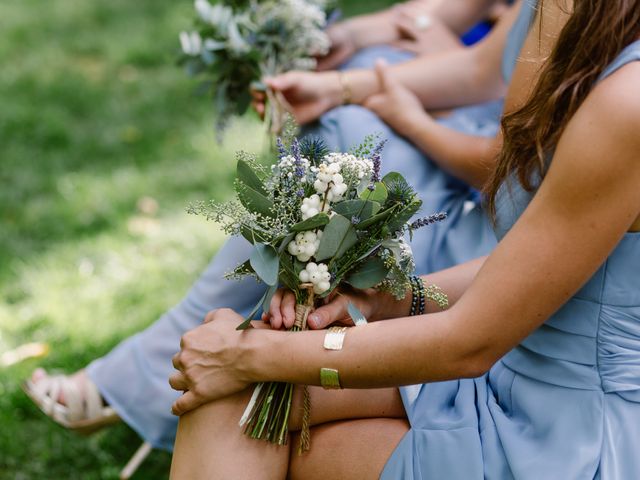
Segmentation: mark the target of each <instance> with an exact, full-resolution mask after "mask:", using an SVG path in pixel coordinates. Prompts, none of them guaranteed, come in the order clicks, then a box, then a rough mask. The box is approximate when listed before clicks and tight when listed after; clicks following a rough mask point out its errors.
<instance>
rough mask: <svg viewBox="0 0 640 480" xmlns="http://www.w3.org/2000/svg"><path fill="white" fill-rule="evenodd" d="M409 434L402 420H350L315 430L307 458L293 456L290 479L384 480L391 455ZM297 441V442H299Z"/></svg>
mask: <svg viewBox="0 0 640 480" xmlns="http://www.w3.org/2000/svg"><path fill="white" fill-rule="evenodd" d="M408 430H409V422H408V421H407V420H406V419H399V418H366V419H360V420H347V421H341V422H332V423H326V424H324V425H320V426H318V427H314V428H312V429H311V438H312V439H313V447H312V448H311V450H310V451H309V452H308V453H306V454H305V455H303V456H298V455H291V462H290V466H289V477H288V478H290V479H291V480H297V479H304V480H326V479H327V478H339V479H340V480H352V479H353V480H367V479H377V478H380V474H381V473H382V469H383V468H384V466H385V464H386V463H387V460H388V459H389V457H390V456H391V453H393V450H394V449H395V448H396V446H397V445H398V443H399V442H400V440H401V439H402V436H403V435H404V434H405V433H406V432H407V431H408ZM293 440H294V442H297V438H294V439H293ZM294 444H295V443H294Z"/></svg>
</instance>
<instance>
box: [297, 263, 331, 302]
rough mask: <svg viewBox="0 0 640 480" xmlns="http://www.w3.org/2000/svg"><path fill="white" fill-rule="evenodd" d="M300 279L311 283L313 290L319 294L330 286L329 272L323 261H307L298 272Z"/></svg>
mask: <svg viewBox="0 0 640 480" xmlns="http://www.w3.org/2000/svg"><path fill="white" fill-rule="evenodd" d="M299 278H300V281H301V282H303V283H312V284H313V292H314V293H315V294H316V295H320V294H322V293H324V292H326V291H327V290H329V288H331V274H330V273H329V267H327V265H325V264H324V263H314V262H309V263H307V265H306V266H305V268H304V270H302V271H301V272H300V276H299Z"/></svg>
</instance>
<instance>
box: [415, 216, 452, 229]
mask: <svg viewBox="0 0 640 480" xmlns="http://www.w3.org/2000/svg"><path fill="white" fill-rule="evenodd" d="M446 218H447V214H446V213H445V212H440V213H434V214H433V215H429V216H428V217H424V218H419V219H418V220H416V221H415V222H413V223H412V224H411V225H409V229H410V230H417V229H418V228H422V227H426V226H427V225H432V224H434V223H437V222H441V221H443V220H444V219H446Z"/></svg>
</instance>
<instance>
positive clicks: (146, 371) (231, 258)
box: [87, 47, 502, 450]
mask: <svg viewBox="0 0 640 480" xmlns="http://www.w3.org/2000/svg"><path fill="white" fill-rule="evenodd" d="M380 57H384V58H386V59H387V60H388V61H390V62H399V61H403V60H407V59H409V58H410V57H411V56H410V55H408V54H407V53H404V52H400V51H398V50H394V49H391V48H388V47H379V48H372V49H368V50H365V51H363V52H360V53H359V54H358V55H356V56H355V57H354V58H353V59H352V61H351V62H350V63H349V64H348V65H347V66H346V68H354V67H370V66H371V65H373V63H374V61H375V60H376V59H377V58H380ZM501 109H502V103H501V102H493V103H490V104H486V105H481V106H474V107H468V108H462V109H458V110H456V111H455V112H453V113H452V114H451V116H449V117H448V118H446V119H442V120H441V122H442V123H443V124H445V125H447V126H449V127H451V128H454V129H456V130H459V131H462V132H465V133H470V134H476V135H486V136H492V135H495V133H496V132H497V128H498V120H499V117H500V113H501ZM310 130H311V132H310V133H315V134H318V135H321V136H323V137H324V138H325V139H326V140H327V142H328V144H329V145H330V146H331V147H332V148H338V149H341V150H346V149H348V148H349V147H351V146H353V145H356V144H358V143H360V142H361V141H362V140H363V139H364V137H365V136H366V135H367V134H371V133H381V134H382V136H383V137H384V138H387V139H388V140H389V142H388V143H387V146H386V147H385V150H384V154H383V170H384V171H398V172H401V173H402V174H403V175H404V176H405V177H406V178H407V179H408V180H409V181H410V182H411V183H412V184H413V185H414V186H415V188H416V189H417V190H418V192H419V194H420V196H421V198H422V199H423V201H424V207H423V209H422V213H424V214H425V215H428V214H431V213H434V212H439V211H445V212H447V213H448V214H449V218H448V219H447V220H446V221H445V222H442V223H440V224H436V225H434V226H430V227H427V228H424V229H421V230H419V231H417V232H416V234H415V235H414V238H413V241H412V247H413V249H414V255H415V257H416V264H417V267H418V271H419V272H421V273H422V272H431V271H436V270H440V269H442V268H446V267H449V266H452V265H455V264H457V263H461V262H464V261H467V260H470V259H473V258H476V257H479V256H482V255H485V254H487V253H488V252H489V251H490V250H491V249H492V248H493V246H494V245H495V242H496V240H495V235H494V233H493V231H492V229H491V227H490V223H489V221H488V220H487V218H486V217H485V215H484V213H483V212H482V211H481V209H480V208H479V206H478V198H479V195H478V193H477V192H476V191H474V190H473V189H472V188H470V187H468V186H467V185H465V184H464V183H462V182H460V181H458V180H456V179H454V178H452V177H451V176H450V175H448V174H446V173H444V172H443V171H442V170H440V169H439V168H438V167H437V166H436V165H435V164H434V163H433V162H431V161H430V160H429V159H428V158H425V156H424V155H422V154H421V153H420V152H419V151H418V150H417V149H416V148H415V147H414V146H413V145H411V144H410V143H408V142H407V141H406V140H404V139H403V138H401V137H400V136H398V135H397V134H396V133H395V132H393V131H392V130H390V129H389V128H388V127H387V126H386V125H385V124H384V123H383V122H381V121H380V120H379V119H378V118H377V117H376V116H375V115H374V114H372V113H371V112H370V111H368V110H366V109H364V108H361V107H358V106H346V107H341V108H338V109H335V110H333V111H331V112H329V113H327V114H326V115H324V116H323V117H322V119H321V120H320V122H319V124H318V125H316V126H315V127H313V128H312V129H310ZM212 228H215V227H212ZM249 252H250V246H249V244H248V243H247V242H246V241H245V240H243V239H241V238H231V239H229V240H228V241H227V243H226V244H225V245H224V247H223V248H222V250H221V251H220V252H218V254H217V255H216V256H215V257H214V258H213V260H212V261H211V263H210V264H209V266H208V267H207V269H206V270H205V271H204V273H203V274H202V275H201V276H200V278H199V279H198V280H197V281H196V282H195V283H194V285H193V287H192V288H191V290H190V291H189V292H188V294H187V296H186V297H185V298H184V300H183V301H182V302H181V303H179V304H178V305H177V306H175V307H174V308H172V309H171V310H169V311H168V312H167V313H166V314H165V315H163V316H162V317H161V318H160V319H159V320H157V321H156V322H155V323H154V324H153V325H151V326H150V327H149V328H147V329H146V330H144V331H143V332H141V333H139V334H137V335H135V336H133V337H131V338H129V339H127V340H125V341H123V342H122V343H121V344H120V345H118V346H117V347H116V348H115V349H114V350H113V351H111V352H110V353H109V354H108V355H106V356H105V357H102V358H100V359H98V360H96V361H94V362H92V363H91V364H90V365H89V366H88V369H87V372H88V374H89V377H90V378H91V379H92V380H93V381H94V382H95V383H96V385H97V386H98V388H99V389H100V391H101V393H102V395H103V396H104V397H105V399H106V400H107V401H108V402H109V404H110V405H111V406H113V408H115V410H116V411H117V412H118V413H119V414H120V416H121V417H122V418H123V420H124V421H125V422H126V423H127V424H129V425H130V426H131V427H132V428H133V429H134V430H136V431H137V432H138V433H139V434H140V435H141V436H142V437H144V438H145V440H147V441H149V442H151V443H152V444H153V445H154V446H155V447H157V448H163V449H167V450H170V449H171V448H172V447H173V442H174V438H175V431H176V426H177V418H176V417H174V416H173V415H171V413H170V407H171V404H172V403H173V401H174V400H175V399H176V398H177V396H178V393H177V392H175V391H173V390H171V388H170V387H169V384H168V378H169V376H170V375H171V373H172V372H173V367H172V365H171V357H172V356H173V355H174V354H175V353H176V352H177V350H178V345H179V341H180V337H181V336H182V334H183V333H184V332H186V331H187V330H190V329H192V328H194V327H196V326H197V325H199V324H200V322H201V321H202V319H203V318H204V316H205V314H206V313H207V312H208V311H210V310H212V309H214V308H220V307H230V308H233V309H234V310H237V311H238V312H240V313H244V314H246V313H248V311H249V310H250V309H251V307H253V305H255V303H256V302H257V301H258V299H259V298H260V296H261V294H262V292H263V286H262V285H259V284H257V283H256V282H255V281H254V280H252V279H246V280H242V281H228V280H224V279H223V274H224V273H225V272H227V271H228V270H230V269H231V268H233V267H234V266H236V265H237V264H238V263H240V262H242V261H244V260H245V259H246V258H247V257H248V255H249Z"/></svg>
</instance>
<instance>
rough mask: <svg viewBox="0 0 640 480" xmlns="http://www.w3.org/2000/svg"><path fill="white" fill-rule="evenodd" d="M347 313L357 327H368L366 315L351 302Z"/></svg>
mask: <svg viewBox="0 0 640 480" xmlns="http://www.w3.org/2000/svg"><path fill="white" fill-rule="evenodd" d="M347 312H349V316H350V317H351V320H353V323H354V324H355V325H356V327H359V326H360V325H366V324H367V323H368V322H367V318H366V317H365V316H364V314H363V313H362V312H361V311H360V310H359V309H358V307H356V306H355V305H354V304H353V303H351V302H349V303H348V304H347Z"/></svg>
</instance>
